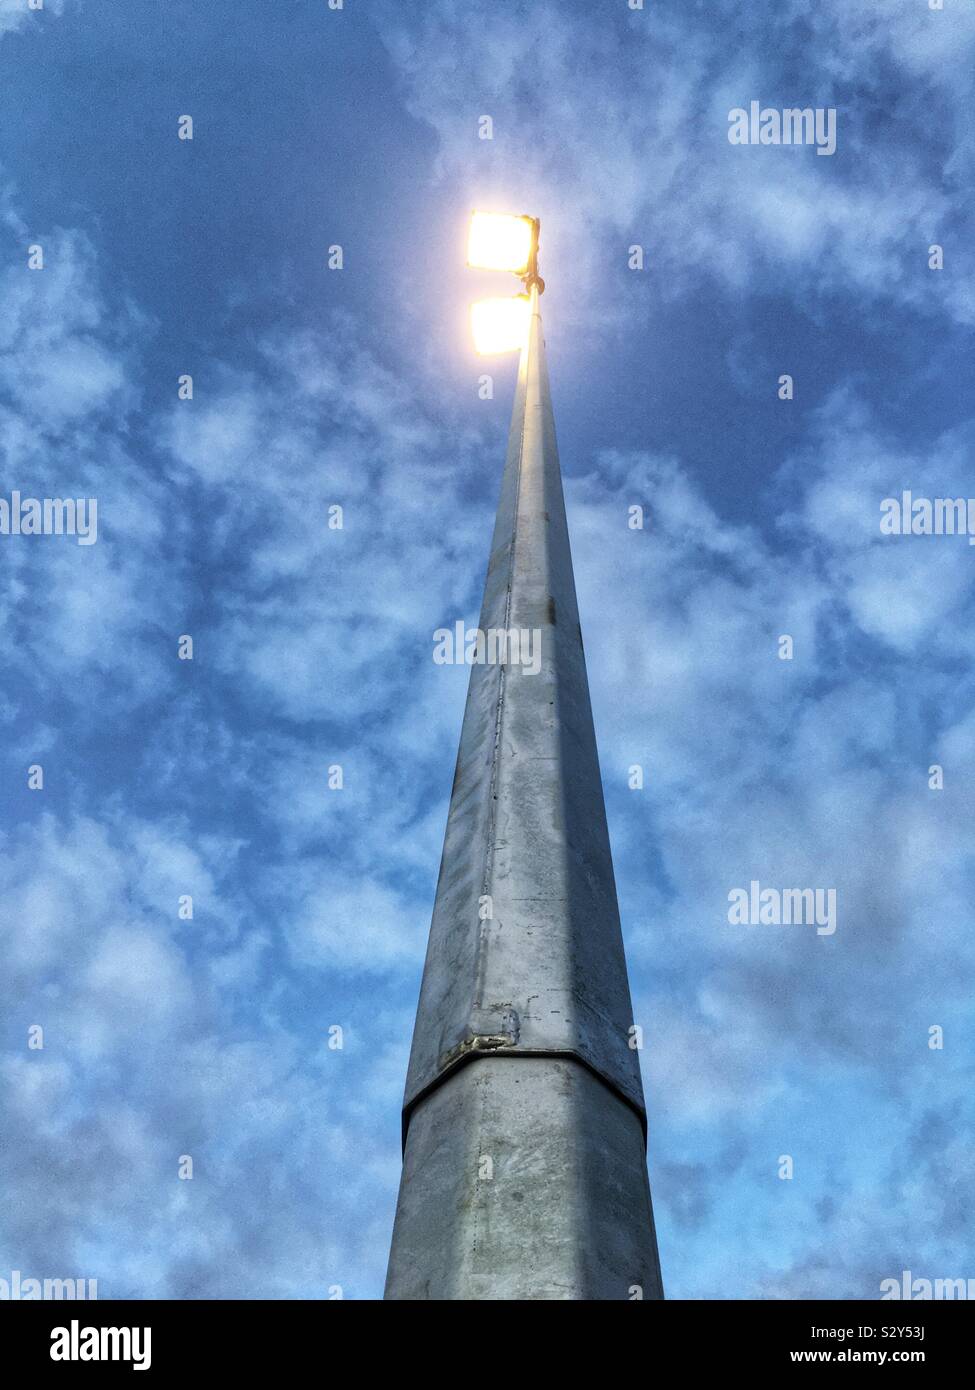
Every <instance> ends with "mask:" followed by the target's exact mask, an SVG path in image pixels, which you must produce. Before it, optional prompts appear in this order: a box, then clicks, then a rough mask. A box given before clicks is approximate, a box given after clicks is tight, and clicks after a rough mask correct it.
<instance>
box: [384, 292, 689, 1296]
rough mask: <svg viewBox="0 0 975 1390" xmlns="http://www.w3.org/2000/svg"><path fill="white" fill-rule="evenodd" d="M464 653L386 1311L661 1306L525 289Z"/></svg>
mask: <svg viewBox="0 0 975 1390" xmlns="http://www.w3.org/2000/svg"><path fill="white" fill-rule="evenodd" d="M480 630H481V633H482V634H483V635H484V639H485V642H486V647H487V651H486V655H487V656H488V658H490V655H491V650H492V649H491V642H490V634H491V631H492V630H494V632H496V633H497V632H499V631H500V632H501V633H502V634H504V635H505V636H506V638H507V645H506V646H505V648H504V652H505V658H506V659H504V660H502V661H493V662H492V661H491V660H490V659H488V660H486V661H485V662H484V664H475V665H473V666H472V668H471V679H470V686H469V689H468V696H467V706H466V710H465V714H464V723H463V729H462V732H461V741H460V750H459V753H458V757H457V768H456V773H455V777H454V786H453V791H452V794H451V800H450V810H449V814H448V818H447V829H446V834H445V839H444V850H443V859H442V862H441V867H440V878H439V882H438V886H437V896H436V903H435V906H434V913H433V923H432V925H431V929H430V940H429V946H428V950H427V958H426V964H425V967H424V974H423V983H422V986H421V991H420V1001H419V1006H418V1009H417V1018H416V1027H415V1030H414V1035H413V1048H412V1054H411V1058H410V1066H409V1074H408V1077H407V1084H406V1096H405V1102H404V1112H403V1132H404V1162H403V1175H402V1181H401V1185H400V1193H399V1202H398V1205H397V1212H396V1221H395V1226H394V1230H393V1241H392V1249H391V1253H390V1260H389V1272H388V1276H387V1284H386V1294H385V1296H386V1298H388V1299H630V1298H637V1297H643V1298H661V1297H662V1296H663V1291H662V1286H661V1281H660V1267H659V1262H658V1258H657V1247H656V1237H655V1234H654V1227H653V1215H652V1211H651V1203H650V1190H649V1184H648V1180H647V1171H646V1161H645V1131H646V1113H645V1109H644V1102H643V1089H642V1084H641V1080H640V1071H639V1064H638V1060H637V1053H636V1051H635V1050H633V1049H632V1048H631V1046H630V1041H631V1034H630V1028H631V1025H632V1022H633V1016H632V1008H631V1004H630V992H629V984H628V981H627V976H626V963H625V960H624V956H623V941H622V935H621V932H620V923H619V911H618V907H617V901H616V885H615V880H614V877H613V865H612V858H611V854H610V846H609V836H608V832H607V829H606V815H605V809H604V803H603V793H602V783H601V780H600V773H599V762H598V757H597V753H596V740H595V734H594V731H593V723H592V712H591V708H590V701H589V686H588V679H587V675H586V663H585V654H584V651H583V645H582V633H581V629H580V626H579V614H578V609H577V605H576V594H575V582H574V579H573V574H572V559H571V555H570V551H569V535H568V528H567V524H566V517H565V505H564V501H563V495H562V479H561V473H560V468H559V459H558V450H557V446H556V440H555V422H554V418H553V415H552V405H551V399H550V395H549V384H548V371H547V367H546V362H545V344H544V339H543V336H542V323H541V317H540V314H539V307H538V285H537V284H534V283H533V284H532V287H531V320H530V331H529V335H528V340H527V342H526V344H525V346H524V348H523V349H522V354H521V360H520V363H519V371H518V383H517V388H516V392H515V403H514V409H513V412H512V419H511V430H510V434H509V440H508V452H507V458H506V462H505V469H504V477H503V481H502V487H501V499H500V503H499V506H498V513H497V519H496V522H495V528H494V539H493V543H492V547H491V557H490V562H489V565H488V573H487V580H486V584H485V592H484V601H483V605H482V609H481V617H480ZM515 633H517V647H515V645H514V640H513V638H514V634H515Z"/></svg>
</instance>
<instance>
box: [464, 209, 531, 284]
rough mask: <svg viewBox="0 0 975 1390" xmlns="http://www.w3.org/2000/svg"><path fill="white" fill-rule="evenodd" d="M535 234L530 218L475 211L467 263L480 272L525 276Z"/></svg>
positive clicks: (472, 219) (468, 245)
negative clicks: (487, 271)
mask: <svg viewBox="0 0 975 1390" xmlns="http://www.w3.org/2000/svg"><path fill="white" fill-rule="evenodd" d="M534 233H535V228H534V224H533V222H532V219H531V218H530V217H512V216H510V215H509V214H508V213H506V212H475V213H474V215H473V217H472V218H471V234H470V240H469V241H468V243H467V264H468V265H469V266H476V267H477V268H478V269H479V270H513V271H514V273H515V274H516V275H524V274H525V272H526V271H527V269H528V262H529V261H530V259H531V253H532V238H533V236H534Z"/></svg>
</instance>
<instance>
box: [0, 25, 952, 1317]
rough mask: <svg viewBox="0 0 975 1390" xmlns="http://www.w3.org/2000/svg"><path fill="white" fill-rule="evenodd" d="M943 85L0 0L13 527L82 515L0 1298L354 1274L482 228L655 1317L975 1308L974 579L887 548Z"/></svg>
mask: <svg viewBox="0 0 975 1390" xmlns="http://www.w3.org/2000/svg"><path fill="white" fill-rule="evenodd" d="M973 72H975V10H973V8H972V6H971V5H970V4H968V3H963V0H945V2H944V7H943V9H941V10H932V9H930V7H929V5H928V3H927V0H888V3H885V4H879V3H866V2H865V0H818V3H812V0H782V3H780V4H778V5H776V6H775V7H774V9H772V8H771V7H760V6H747V5H744V4H740V3H739V4H730V3H725V0H710V3H708V4H703V3H700V0H698V2H697V3H689V2H688V0H647V3H646V5H645V7H644V9H643V10H631V9H630V8H629V7H628V5H627V3H626V0H592V3H573V4H571V5H569V4H557V3H555V2H554V0H533V3H530V4H522V3H517V2H515V0H513V3H511V4H506V5H504V6H500V5H496V4H488V3H485V0H477V2H475V0H424V2H423V3H419V2H418V0H345V5H344V7H343V9H342V10H331V9H329V7H328V5H327V4H326V3H325V0H289V3H287V4H285V5H275V6H271V7H269V6H263V5H249V4H245V5H240V4H231V3H229V0H212V3H210V4H208V5H206V6H201V5H197V4H195V3H190V0H171V3H169V4H167V5H166V6H159V5H157V4H155V3H152V0H127V3H126V4H125V5H124V6H122V5H109V4H105V3H99V0H46V3H45V5H44V7H43V9H42V10H41V11H34V10H30V9H29V8H28V5H27V0H0V75H2V87H3V91H4V103H5V112H6V115H7V119H6V120H5V121H4V123H3V130H2V134H0V305H2V314H0V454H2V459H3V475H2V485H0V495H3V496H6V497H8V498H9V497H10V494H11V492H12V490H14V489H17V490H19V491H20V492H21V493H22V494H23V495H25V496H28V495H30V496H35V497H41V498H42V497H63V496H69V495H70V496H78V497H82V496H84V497H96V498H97V499H98V539H97V543H95V544H93V545H88V546H81V545H77V544H76V543H75V540H74V539H73V538H70V537H65V536H61V537H57V536H19V537H17V536H0V588H2V604H0V631H2V636H3V642H4V653H5V660H4V681H3V685H2V689H0V731H2V739H0V787H2V853H0V959H2V961H3V969H2V971H0V1114H2V1121H0V1183H2V1188H3V1191H4V1194H5V1198H6V1200H5V1202H4V1204H3V1210H2V1212H0V1277H6V1271H8V1270H13V1269H20V1270H21V1271H23V1272H24V1274H25V1275H28V1274H29V1275H33V1276H35V1277H70V1276H78V1277H88V1278H97V1280H98V1288H99V1295H100V1297H103V1298H107V1297H153V1296H167V1297H176V1298H207V1297H285V1298H321V1297H328V1296H329V1291H330V1290H332V1291H334V1290H335V1288H336V1286H340V1287H341V1289H342V1291H343V1293H344V1296H345V1297H349V1298H370V1297H376V1296H378V1295H379V1294H380V1293H381V1289H382V1281H383V1275H384V1270H385V1261H386V1255H387V1251H388V1241H389V1234H390V1230H391V1225H392V1215H393V1208H394V1204H395V1196H396V1188H397V1184H398V1179H399V1164H400V1149H399V1138H400V1120H399V1104H400V1100H401V1095H402V1087H403V1082H404V1078H405V1070H406V1059H407V1053H408V1048H409V1041H410V1033H411V1028H412V1021H413V1012H414V1008H415V1003H416V995H417V989H418V985H419V977H420V971H421V967H422V960H423V952H424V948H425V943H426V934H427V929H428V926H429V918H430V910H431V907H432V903H433V894H434V888H435V883H436V874H437V869H438V865H439V855H440V846H441V840H442V835H443V828H444V823H445V817H446V809H447V798H448V795H449V790H450V782H451V777H452V774H453V765H454V757H455V752H456V745H457V738H458V735H459V729H460V719H461V715H462V711H463V702H464V696H465V690H466V672H465V670H464V669H463V668H457V667H450V666H438V665H435V664H434V662H433V660H432V653H433V636H432V635H433V632H434V630H435V629H436V628H438V627H441V626H450V625H452V624H453V623H454V622H455V621H457V620H463V621H465V622H466V623H468V624H473V623H474V622H476V616H477V612H478V609H479V605H480V591H481V585H482V583H483V578H484V571H485V567H486V562H487V550H488V545H489V539H490V534H491V526H492V522H493V511H494V506H495V503H496V500H497V492H498V486H499V481H500V472H501V465H502V461H503V453H504V444H505V438H506V432H507V425H508V416H509V412H510V405H511V397H512V387H513V382H514V370H515V364H514V362H513V361H509V360H507V359H498V360H497V361H495V362H492V363H490V364H487V365H485V363H484V362H483V361H482V360H480V359H477V358H475V357H474V355H473V353H472V350H471V348H470V346H469V338H468V332H467V323H466V318H467V312H468V305H469V303H470V301H471V299H472V298H474V297H476V296H477V295H478V294H479V293H482V292H488V293H489V292H491V291H492V290H496V286H494V285H492V284H491V283H490V277H481V276H479V275H478V274H477V273H475V272H471V271H467V270H465V269H464V265H463V262H464V232H465V223H466V218H467V215H468V212H469V209H470V208H471V207H473V206H480V207H485V208H487V207H492V208H497V209H503V210H513V211H516V212H520V211H525V212H531V213H533V214H537V215H539V216H540V217H541V219H542V270H543V274H544V275H545V277H546V280H547V286H548V288H547V290H546V294H545V298H544V301H543V313H544V316H545V323H546V334H547V341H548V352H549V367H550V373H551V377H552V390H553V400H554V406H555V413H556V419H557V425H558V432H559V440H560V447H561V452H562V464H563V472H564V475H565V484H566V493H567V505H568V510H569V524H570V529H571V535H572V542H573V547H574V559H575V567H576V582H577V587H578V590H579V602H580V609H581V615H582V627H583V631H584V633H585V640H586V650H587V656H588V661H589V676H590V683H591V687H592V697H593V706H594V715H595V721H596V729H597V736H598V740H599V747H600V757H601V762H602V768H603V779H604V784H605V792H606V799H607V810H608V816H609V826H610V834H611V838H612V844H613V851H614V857H615V862H616V872H617V879H618V884H619V893H620V906H621V912H622V918H623V925H624V933H625V937H626V944H627V953H628V960H629V967H630V977H631V986H632V991H633V995H634V1007H635V1010H636V1021H637V1022H639V1023H640V1024H641V1025H642V1026H643V1029H644V1033H645V1045H644V1050H643V1052H642V1055H641V1062H642V1069H643V1076H644V1084H645V1087H646V1090H647V1104H648V1112H649V1125H650V1139H649V1163H650V1175H651V1183H652V1187H653V1193H654V1202H655V1208H656V1213H657V1220H658V1230H659V1241H660V1254H661V1263H662V1266H663V1272H664V1281H665V1286H666V1289H667V1292H668V1294H669V1295H670V1296H671V1297H683V1298H708V1299H712V1298H729V1297H745V1298H792V1297H802V1296H812V1297H829V1296H835V1297H841V1298H850V1299H861V1298H875V1297H877V1296H878V1294H879V1287H880V1281H881V1280H882V1279H884V1278H888V1277H899V1275H900V1273H901V1271H902V1270H904V1269H910V1270H912V1271H913V1272H914V1273H915V1274H916V1275H919V1276H924V1277H928V1278H958V1277H975V1252H973V1249H972V1227H971V1215H970V1210H969V1204H967V1203H966V1200H965V1198H966V1194H967V1188H968V1185H969V1181H970V1172H971V1162H972V1119H973V1102H972V1095H973V1085H972V1043H973V1024H972V1013H971V979H972V967H973V964H975V959H973V958H975V932H973V926H975V922H973V912H972V901H973V897H975V860H973V854H972V836H971V826H972V823H973V819H975V678H973V656H975V636H973V633H975V604H973V597H972V575H973V573H975V571H973V568H972V567H973V566H975V551H973V550H972V549H971V548H970V547H969V546H968V544H967V542H966V540H965V538H964V537H958V536H941V537H936V536H887V535H883V534H881V531H880V525H879V520H880V503H881V501H882V499H884V498H885V497H889V496H899V495H900V493H901V491H902V490H903V489H911V490H912V492H913V493H914V494H915V495H916V496H927V497H967V496H968V495H969V494H975V487H973V482H972V472H973V469H972V442H973V436H975V422H973V419H972V392H971V385H972V366H973V355H972V336H971V335H972V329H973V326H975V288H973V284H975V282H973V277H972V270H973V264H972V262H973V247H975V238H973V226H972V222H973V219H972V204H971V182H972V172H973V167H972V166H973V117H972V111H973V105H972V74H973ZM753 100H756V101H760V102H761V103H762V104H763V105H764V106H771V107H779V108H781V107H787V106H801V107H805V106H811V107H834V108H835V109H836V113H837V115H836V120H837V148H836V152H835V154H834V155H832V156H829V157H820V156H818V155H817V153H816V151H815V149H814V148H810V147H785V146H778V147H776V146H760V145H757V146H734V145H732V144H730V143H729V141H728V138H727V132H728V112H729V110H731V109H732V108H735V107H746V108H747V107H748V105H749V103H750V102H751V101H753ZM184 114H189V115H192V117H193V122H194V131H193V139H192V141H186V140H180V139H178V136H177V129H178V120H179V117H180V116H182V115H184ZM483 115H490V116H491V117H492V121H493V139H491V140H482V139H479V138H478V129H479V126H478V122H479V118H480V117H482V116H483ZM336 244H337V245H341V246H342V248H343V254H344V265H343V268H342V269H341V270H330V269H329V268H328V248H329V246H331V245H336ZM933 244H937V245H940V246H942V247H943V257H944V268H943V269H941V270H932V269H931V268H929V259H930V255H929V248H930V247H931V246H932V245H933ZM38 245H39V246H41V247H42V248H43V258H44V264H43V269H38V270H32V269H30V268H29V266H28V256H29V248H30V247H31V246H38ZM634 245H636V246H642V247H643V248H644V268H643V269H642V270H633V269H630V267H629V261H630V260H631V255H630V249H631V248H632V247H633V246H634ZM485 371H489V372H490V373H491V375H492V376H493V378H494V395H493V398H492V399H482V398H481V395H480V394H479V391H478V379H479V377H480V376H481V374H482V373H483V372H485ZM187 373H188V374H191V375H192V377H193V387H194V389H193V399H192V400H180V399H179V398H178V395H177V382H178V379H179V377H180V376H181V375H183V374H187ZM783 374H789V375H791V376H792V377H793V379H794V383H795V391H794V399H792V400H782V399H780V398H779V389H778V382H779V378H780V376H781V375H783ZM336 505H339V506H341V507H342V508H343V520H344V525H343V528H342V529H341V530H336V529H330V528H329V525H328V519H329V508H330V507H334V506H336ZM633 506H641V507H643V508H644V509H645V513H646V517H647V525H646V527H645V528H644V529H643V530H642V531H639V530H631V529H629V527H628V524H627V523H628V517H629V509H630V508H631V507H633ZM183 634H189V635H191V636H192V638H193V643H194V654H193V660H192V661H181V660H180V659H179V657H178V644H179V639H180V636H181V635H183ZM783 634H788V635H789V636H791V637H792V639H793V643H794V654H793V659H792V660H791V661H783V660H780V658H779V650H780V647H779V639H780V637H781V636H782V635H783ZM336 764H338V765H341V767H342V769H343V779H344V786H343V787H342V789H341V790H335V789H330V787H329V768H330V767H333V766H334V765H336ZM634 764H640V765H641V766H642V767H643V768H644V787H643V789H642V790H631V789H630V787H629V785H628V780H629V779H628V769H629V768H630V767H632V766H633V765H634ZM934 764H938V765H940V766H941V767H942V768H943V782H944V785H943V789H935V788H932V787H931V786H930V785H929V781H930V777H929V769H930V767H931V766H932V765H934ZM35 765H40V766H41V767H42V768H43V788H42V789H31V788H30V787H29V785H28V768H29V767H31V766H35ZM752 880H759V881H760V882H761V884H762V885H763V886H766V885H768V886H779V887H792V886H808V887H832V888H835V889H836V894H837V927H836V931H835V932H834V933H832V934H831V935H826V934H823V935H820V934H817V933H816V931H815V929H814V928H809V927H798V926H792V927H784V926H783V927H772V926H761V925H759V926H739V925H732V924H731V923H729V920H728V894H729V891H730V890H732V889H733V888H735V887H741V886H745V887H747V885H748V884H749V883H750V882H751V881H752ZM187 894H188V895H191V896H192V898H193V918H192V920H186V919H185V918H181V917H180V915H179V903H180V899H181V897H183V896H184V895H187ZM35 1025H40V1026H41V1027H42V1028H43V1040H44V1046H43V1049H37V1048H30V1047H28V1038H29V1030H30V1029H31V1028H32V1027H34V1026H35ZM336 1025H337V1026H339V1027H341V1029H342V1030H343V1040H344V1046H343V1047H342V1048H341V1049H338V1048H335V1047H330V1046H329V1040H330V1036H334V1035H330V1029H332V1028H334V1027H335V1026H336ZM934 1026H938V1027H940V1028H941V1029H943V1041H944V1045H943V1047H942V1048H940V1049H939V1048H932V1047H931V1046H929V1042H930V1040H931V1039H930V1032H929V1030H930V1029H931V1028H932V1027H934ZM182 1155H190V1156H191V1157H192V1158H193V1163H194V1176H193V1180H192V1181H181V1180H180V1179H179V1177H178V1169H179V1163H180V1157H181V1156H182ZM782 1155H790V1156H791V1157H792V1159H793V1162H794V1177H793V1178H792V1179H791V1180H782V1179H780V1177H779V1176H778V1174H779V1163H780V1156H782Z"/></svg>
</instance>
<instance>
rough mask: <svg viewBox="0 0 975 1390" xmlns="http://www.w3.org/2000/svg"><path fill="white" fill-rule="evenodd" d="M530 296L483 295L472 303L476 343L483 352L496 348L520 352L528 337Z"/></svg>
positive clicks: (472, 326)
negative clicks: (487, 297) (500, 296)
mask: <svg viewBox="0 0 975 1390" xmlns="http://www.w3.org/2000/svg"><path fill="white" fill-rule="evenodd" d="M528 308H529V302H528V296H527V295H523V294H517V295H513V296H512V297H511V298H509V299H481V300H478V302H477V303H476V304H472V305H471V328H472V330H473V333H474V347H475V348H476V349H477V351H478V352H479V353H481V354H482V355H483V356H485V357H488V356H491V354H493V353H496V352H517V351H520V350H521V348H523V347H524V345H525V342H526V341H527V338H528V318H529V313H528Z"/></svg>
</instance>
